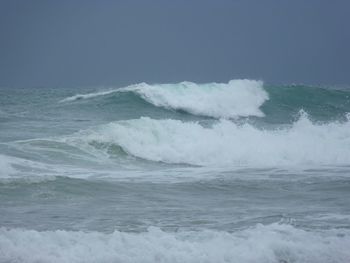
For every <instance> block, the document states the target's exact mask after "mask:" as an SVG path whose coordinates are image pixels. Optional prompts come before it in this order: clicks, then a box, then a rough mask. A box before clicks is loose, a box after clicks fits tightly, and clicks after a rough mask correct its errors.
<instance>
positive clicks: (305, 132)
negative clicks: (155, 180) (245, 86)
mask: <svg viewBox="0 0 350 263" xmlns="http://www.w3.org/2000/svg"><path fill="white" fill-rule="evenodd" d="M75 140H77V141H85V143H91V142H102V143H107V144H116V145H119V146H121V147H122V148H123V149H124V151H126V152H127V153H129V154H131V155H134V156H137V157H140V158H143V159H147V160H151V161H161V162H166V163H188V164H194V165H204V166H207V165H233V166H253V167H259V166H274V167H275V166H277V167H279V166H299V165H350V122H345V123H338V122H334V123H327V124H315V123H312V122H311V121H310V120H309V119H308V117H307V116H306V114H303V113H302V114H301V117H300V118H299V120H298V121H296V122H295V123H294V124H293V125H291V126H290V127H285V128H279V129H275V130H264V129H259V128H257V127H255V126H253V125H251V124H243V125H237V124H235V123H233V122H231V121H228V120H220V121H218V122H217V123H216V124H214V125H213V126H212V127H203V126H201V125H200V124H199V123H196V122H182V121H179V120H154V119H150V118H148V117H144V118H141V119H136V120H128V121H120V122H113V123H110V124H108V125H104V126H101V127H99V128H98V129H96V130H92V131H91V130H90V131H85V132H81V133H78V134H77V135H76V138H75Z"/></svg>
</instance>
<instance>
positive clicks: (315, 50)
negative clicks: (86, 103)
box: [0, 0, 350, 87]
mask: <svg viewBox="0 0 350 263" xmlns="http://www.w3.org/2000/svg"><path fill="white" fill-rule="evenodd" d="M349 11H350V1H348V0H332V1H330V0H307V1H306V0H294V1H290V0H264V1H262V0H256V1H253V0H231V1H228V0H215V1H214V0H211V1H209V0H202V1H199V0H198V1H197V0H171V1H170V0H162V1H160V0H139V1H136V0H125V1H124V0H115V1H112V0H100V1H97V0H94V1H93V0H70V1H68V0H60V1H55V0H46V1H43V0H22V1H19V0H0V86H6V87H17V86H19V87H32V86H45V87H46V86H48V87H63V86H64V87H71V86H105V85H108V86H109V85H118V86H123V85H128V84H133V83H139V82H148V83H174V82H181V81H185V80H186V81H194V82H200V83H203V82H227V81H229V80H230V79H241V78H247V79H259V80H263V81H264V82H265V83H271V84H311V85H349V84H350V28H349V27H350V16H349Z"/></svg>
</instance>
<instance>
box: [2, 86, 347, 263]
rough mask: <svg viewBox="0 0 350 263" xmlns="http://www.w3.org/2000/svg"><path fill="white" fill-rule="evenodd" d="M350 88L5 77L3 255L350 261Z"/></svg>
mask: <svg viewBox="0 0 350 263" xmlns="http://www.w3.org/2000/svg"><path fill="white" fill-rule="evenodd" d="M349 248H350V89H335V88H331V87H322V88H321V87H310V86H302V85H284V86H271V85H265V84H264V83H262V82H261V81H254V80H231V81H230V82H229V83H207V84H196V83H192V82H182V83H177V84H153V85H150V84H146V83H140V84H135V85H130V86H128V87H93V88H74V89H65V88H49V87H45V88H25V89H24V88H23V89H21V88H15V89H14V88H1V89H0V262H169V263H170V262H203V263H204V262H243V263H244V262H249V263H252V262H259V263H264V262H266V263H268V262H269V263H270V262H275V263H297V262H310V263H313V262H314V263H323V262H332V263H335V262H350V249H349Z"/></svg>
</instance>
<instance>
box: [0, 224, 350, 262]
mask: <svg viewBox="0 0 350 263" xmlns="http://www.w3.org/2000/svg"><path fill="white" fill-rule="evenodd" d="M349 246H350V236H349V231H346V230H336V231H335V230H330V231H324V232H307V231H304V230H300V229H296V228H294V227H292V226H290V225H280V224H272V225H267V226H263V225H257V226H256V227H254V228H250V229H246V230H243V231H238V232H234V233H227V232H216V231H201V232H178V233H167V232H164V231H162V230H160V229H158V228H154V227H151V228H149V229H148V231H147V232H145V233H123V232H119V231H115V232H114V233H111V234H104V233H98V232H91V233H84V232H68V231H46V232H37V231H34V230H21V229H10V230H6V229H4V228H2V229H0V261H2V262H28V263H31V262H60V263H61V262H135V263H136V262H143V263H146V262H152V263H153V262H169V263H171V262H241V263H244V262H260V263H264V262H266V263H268V262H271V263H273V262H274V263H281V262H283V263H291V262H293V263H298V262H310V263H316V262H317V263H325V262H332V263H337V262H339V263H340V262H348V261H349V260H350V251H349V249H348V247H349Z"/></svg>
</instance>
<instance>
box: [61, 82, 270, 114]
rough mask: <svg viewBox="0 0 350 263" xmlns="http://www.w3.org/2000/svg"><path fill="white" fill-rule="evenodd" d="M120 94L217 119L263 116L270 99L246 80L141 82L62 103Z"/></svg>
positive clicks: (82, 95) (261, 88)
mask: <svg viewBox="0 0 350 263" xmlns="http://www.w3.org/2000/svg"><path fill="white" fill-rule="evenodd" d="M117 92H133V93H135V94H137V95H138V96H140V97H141V98H143V99H144V100H146V101H147V102H149V103H151V104H153V105H155V106H157V107H164V108H167V109H173V110H183V111H186V112H189V113H191V114H195V115H202V116H210V117H215V118H236V117H239V116H243V117H246V116H259V117H262V116H264V114H263V112H262V111H261V110H260V109H259V108H260V106H261V105H262V104H263V103H264V102H265V101H266V100H267V99H268V98H269V97H268V94H267V92H266V91H265V90H264V89H263V83H262V82H261V81H255V80H246V79H243V80H231V81H229V82H228V83H207V84H196V83H193V82H181V83H177V84H154V85H148V84H146V83H140V84H136V85H131V86H128V87H125V88H120V89H114V90H107V91H100V92H95V93H89V94H77V95H74V96H72V97H68V98H65V99H63V100H61V102H68V101H75V100H78V99H89V98H94V97H98V96H105V95H108V94H111V93H117Z"/></svg>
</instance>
